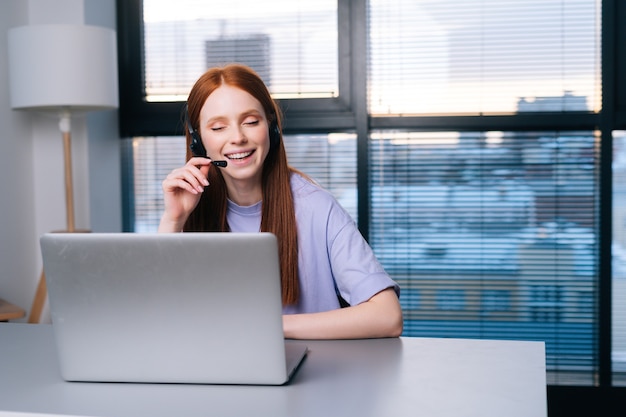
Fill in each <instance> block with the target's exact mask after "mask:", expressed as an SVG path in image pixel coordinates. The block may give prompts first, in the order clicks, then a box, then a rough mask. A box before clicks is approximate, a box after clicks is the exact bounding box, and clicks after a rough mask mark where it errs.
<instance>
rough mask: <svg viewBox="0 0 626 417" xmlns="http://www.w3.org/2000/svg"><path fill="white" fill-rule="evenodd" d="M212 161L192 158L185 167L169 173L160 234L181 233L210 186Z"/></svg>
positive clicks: (166, 179)
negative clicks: (208, 177) (209, 177)
mask: <svg viewBox="0 0 626 417" xmlns="http://www.w3.org/2000/svg"><path fill="white" fill-rule="evenodd" d="M210 166H211V160H210V159H207V158H191V159H190V160H189V161H188V162H187V164H185V166H183V167H180V168H177V169H175V170H173V171H172V172H170V173H169V175H168V176H167V177H165V179H164V180H163V183H162V188H163V198H164V200H165V212H164V213H163V216H162V217H161V223H160V224H159V232H180V231H182V230H183V226H184V224H185V222H186V221H187V218H188V217H189V215H190V214H191V212H192V211H193V209H194V208H196V206H197V205H198V202H199V201H200V196H201V195H202V193H203V192H204V187H206V186H208V185H209V181H208V180H207V176H208V174H209V167H210Z"/></svg>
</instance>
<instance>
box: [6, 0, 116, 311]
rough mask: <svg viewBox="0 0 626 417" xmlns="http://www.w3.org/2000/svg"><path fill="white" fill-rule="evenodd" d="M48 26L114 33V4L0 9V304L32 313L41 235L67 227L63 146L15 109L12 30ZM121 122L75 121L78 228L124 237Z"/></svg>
mask: <svg viewBox="0 0 626 417" xmlns="http://www.w3.org/2000/svg"><path fill="white" fill-rule="evenodd" d="M45 23H71V24H88V25H97V26H105V27H109V28H112V29H115V0H3V1H1V2H0V57H2V58H1V59H0V98H1V101H0V126H1V127H2V128H1V129H0V298H4V299H6V300H8V301H10V302H12V303H14V304H17V305H19V306H21V307H22V308H24V309H25V310H27V312H28V311H29V310H30V306H31V302H32V299H33V296H34V293H35V288H36V285H37V282H38V279H39V274H40V272H41V256H40V252H39V236H40V235H41V234H43V233H45V232H48V231H53V230H63V229H65V226H66V217H65V188H64V177H63V175H64V174H63V144H62V139H61V133H60V131H59V129H58V120H57V118H56V117H54V116H48V115H44V114H32V113H29V112H23V111H14V110H12V109H11V107H10V102H9V82H10V80H9V79H8V74H7V72H8V66H7V58H6V57H7V55H8V51H7V49H8V48H7V31H8V30H9V29H10V28H12V27H16V26H22V25H29V24H45ZM42 64H43V65H45V63H42ZM117 120H118V119H117V111H106V112H99V113H93V114H90V115H88V116H86V117H85V116H83V117H79V118H73V119H72V158H73V164H72V165H73V167H72V169H73V176H74V205H75V214H76V227H77V228H81V229H89V230H92V231H94V232H116V231H121V228H122V202H121V168H120V139H119V133H118V123H117ZM25 320H26V319H23V320H21V321H25ZM44 321H49V316H48V314H47V310H46V311H44Z"/></svg>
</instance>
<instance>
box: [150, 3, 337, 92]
mask: <svg viewBox="0 0 626 417" xmlns="http://www.w3.org/2000/svg"><path fill="white" fill-rule="evenodd" d="M143 14H144V49H145V57H144V65H145V72H144V79H145V90H146V99H147V100H148V101H177V100H185V99H186V97H187V94H188V93H189V90H190V89H191V87H192V85H193V83H194V82H195V81H196V79H198V77H199V76H200V75H201V74H202V73H203V72H204V71H205V70H206V69H208V68H209V67H212V66H216V65H223V64H226V63H230V62H240V63H243V64H246V65H249V66H251V67H252V68H254V69H255V70H256V71H257V72H258V73H259V75H260V76H261V77H262V78H263V80H264V81H265V83H266V84H267V85H268V87H269V88H270V91H271V92H272V95H273V96H274V97H275V98H290V97H299V98H312V97H335V96H337V94H338V77H337V66H338V57H337V55H338V48H337V45H338V42H337V36H338V35H337V1H336V0H317V1H315V2H310V1H306V0H288V1H287V0H283V1H272V4H271V5H268V4H267V3H266V2H259V1H256V0H228V1H220V0H213V1H204V0H177V1H160V0H145V1H144V2H143Z"/></svg>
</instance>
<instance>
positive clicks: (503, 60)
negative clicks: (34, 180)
mask: <svg viewBox="0 0 626 417" xmlns="http://www.w3.org/2000/svg"><path fill="white" fill-rule="evenodd" d="M201 3H202V4H203V5H204V4H205V3H207V4H209V3H210V4H213V3H219V2H201ZM229 3H230V4H235V3H236V4H237V5H240V4H241V3H238V2H235V3H233V2H229ZM317 3H319V4H317ZM617 3H619V2H613V1H608V0H604V1H601V0H576V1H564V0H541V1H539V0H531V1H529V0H519V1H518V0H513V1H507V2H502V1H496V0H482V1H467V0H443V1H442V0H437V1H434V0H391V1H383V0H370V1H363V0H337V1H332V2H326V1H322V2H307V1H300V2H282V1H277V2H276V3H275V4H273V5H272V7H265V8H264V9H265V10H272V11H273V13H265V10H264V11H263V13H260V14H259V15H258V18H254V19H252V18H250V16H249V15H248V14H247V13H244V14H241V13H238V14H237V15H232V14H231V15H228V10H229V8H228V7H226V8H224V9H223V11H224V12H223V13H224V14H221V15H220V16H218V17H212V16H204V15H203V14H202V11H201V10H202V9H201V8H200V7H201V6H195V8H193V9H190V10H191V11H190V10H189V9H187V8H186V6H185V3H184V2H182V3H181V2H176V10H174V9H172V10H170V11H166V15H168V19H169V21H166V20H167V19H163V18H161V19H160V20H159V19H157V18H156V17H153V16H151V15H150V13H148V11H147V10H148V9H144V10H146V13H145V14H144V13H142V12H141V5H142V4H143V5H144V7H149V6H150V7H151V5H153V6H154V7H157V6H158V7H162V3H160V2H159V3H157V2H155V0H144V1H143V2H142V1H140V0H132V1H120V2H118V7H119V9H120V15H121V16H123V17H121V18H120V19H121V22H122V24H120V27H119V32H120V35H121V39H122V45H125V46H126V47H127V48H129V49H122V50H123V51H126V52H127V53H126V54H125V55H124V54H122V56H123V57H125V59H121V64H120V65H121V67H122V68H123V69H126V70H127V71H123V79H121V80H120V85H121V88H122V94H127V96H126V97H121V101H122V107H121V108H120V118H121V119H120V120H121V130H122V133H123V134H124V135H126V136H128V137H129V139H126V141H128V142H129V145H128V146H126V153H127V160H128V161H129V162H132V163H131V164H129V169H132V168H134V171H132V170H131V171H129V172H131V173H130V174H128V176H127V180H128V181H129V190H134V192H129V194H128V196H127V197H126V201H128V202H129V209H128V213H127V216H126V217H127V220H128V223H127V224H128V226H127V228H128V230H136V231H148V230H154V228H155V224H156V222H157V221H158V216H159V215H160V212H161V211H162V208H161V207H160V206H159V204H162V203H161V202H160V201H161V197H160V195H159V193H160V181H161V180H162V177H163V176H164V175H165V174H164V172H168V170H169V169H170V168H167V167H169V166H176V165H177V164H179V163H180V162H178V161H179V159H178V158H183V155H182V154H183V152H184V143H182V142H183V141H182V139H181V138H182V129H181V124H180V108H181V105H182V103H183V101H184V98H185V95H186V93H187V91H188V89H189V88H190V86H191V83H192V82H193V80H195V78H196V77H197V75H198V74H199V73H200V72H201V71H203V69H204V68H205V67H206V66H208V65H212V63H213V62H217V61H214V60H212V58H210V57H211V56H219V57H222V58H220V59H224V60H241V61H244V62H250V63H251V65H253V66H256V68H257V69H258V71H259V72H260V73H263V74H266V75H264V77H266V80H267V82H268V84H269V85H270V87H271V90H272V92H273V94H274V96H275V97H276V98H277V99H278V100H279V102H280V104H281V107H282V108H283V109H284V110H285V116H286V124H285V133H286V138H285V144H286V146H287V152H288V155H289V158H290V162H291V163H292V164H293V165H294V166H296V167H298V168H300V169H302V170H303V171H305V172H307V173H309V174H310V175H312V176H313V177H314V178H316V179H317V180H318V181H319V182H320V183H321V184H322V185H324V186H325V187H327V188H328V189H329V190H331V192H333V193H334V194H335V195H336V196H337V197H338V198H339V200H340V201H341V202H342V204H344V206H345V207H346V208H348V210H349V211H350V213H351V214H352V215H353V216H354V217H355V219H358V222H359V225H360V227H361V230H362V231H363V233H364V235H365V236H366V237H367V238H368V240H369V242H370V243H371V245H372V247H373V248H374V250H375V252H376V254H377V256H378V257H379V259H380V260H381V262H382V263H383V265H384V266H385V268H386V269H387V270H388V272H389V273H390V274H391V275H392V276H393V278H394V279H396V280H397V281H398V282H399V283H400V285H401V287H402V289H403V294H402V298H401V305H402V307H403V310H404V312H405V320H406V322H405V324H406V325H405V335H407V336H412V335H415V336H437V337H476V338H504V339H528V340H544V341H545V342H546V350H547V366H548V371H549V378H548V381H549V383H550V384H551V385H582V386H589V385H598V384H600V385H606V384H615V385H626V378H625V377H624V375H626V365H625V364H626V353H625V352H626V347H625V346H626V344H625V342H624V341H625V340H626V336H625V335H626V321H625V320H624V317H626V313H625V312H624V310H623V308H622V307H621V304H623V303H621V302H617V300H621V298H619V297H620V296H621V295H620V294H622V289H621V288H622V287H623V286H620V285H621V284H620V282H621V281H620V276H621V275H623V274H622V270H626V269H624V268H623V266H622V263H623V258H624V256H626V255H624V254H623V253H622V252H624V251H623V250H622V246H623V245H621V244H620V236H621V233H622V226H623V224H622V223H623V219H622V217H624V216H622V215H621V214H620V213H621V211H622V209H621V208H620V207H621V205H620V199H621V197H620V192H621V191H620V184H621V183H620V181H621V176H622V175H621V173H620V172H621V168H620V167H621V165H622V164H621V162H620V161H622V159H624V157H623V155H622V154H623V153H624V152H623V151H624V149H626V147H624V146H622V145H623V143H622V142H624V136H625V135H624V134H623V129H626V117H624V114H626V113H625V112H624V105H623V103H626V94H625V92H626V89H625V88H624V85H626V83H623V82H622V80H621V79H620V78H619V77H617V76H616V75H615V74H618V73H619V74H621V73H623V71H624V69H625V68H622V67H626V64H624V62H626V61H624V59H625V58H624V56H626V54H623V53H619V54H616V53H615V52H614V51H624V50H626V44H623V42H624V39H626V38H624V37H623V36H621V35H623V33H622V32H623V31H624V30H626V29H624V28H623V25H621V23H620V22H622V21H623V18H624V16H625V15H626V7H625V6H622V5H621V4H617ZM252 4H253V5H256V3H255V2H252ZM252 7H253V6H250V10H253V9H252ZM308 7H316V9H315V10H311V9H309V8H308ZM155 10H156V9H155ZM239 10H241V6H239ZM276 10H279V11H280V12H279V13H278V12H276ZM331 16H332V18H331ZM190 17H191V18H190ZM129 19H130V21H131V23H128V20H129ZM124 22H126V24H124ZM142 27H143V29H144V30H145V36H146V37H145V38H143V37H142V36H141V33H142V32H141V30H140V29H141V28H142ZM277 32H280V33H281V35H280V36H278V35H276V33H277ZM284 33H289V34H290V35H288V36H287V35H283V34H284ZM601 34H602V36H601ZM199 35H201V36H199ZM287 38H289V39H287ZM150 39H152V40H151V41H150V42H154V43H153V44H150V45H148V42H149V40H150ZM280 42H285V43H280ZM601 42H604V43H606V44H602V45H601ZM278 45H280V47H278ZM250 51H254V52H253V54H252V55H253V56H250V55H249V54H248V53H249V52H250ZM133 52H134V53H133ZM151 54H153V55H151ZM281 54H282V55H281ZM611 54H614V55H611ZM220 59H218V61H219V60H220ZM248 60H251V61H248ZM312 61H314V62H312ZM287 62H288V63H287ZM125 65H129V67H125ZM620 71H621V72H620ZM141 80H145V81H146V82H145V83H143V82H141ZM124 82H127V83H128V84H126V88H125V84H124ZM136 85H140V86H141V88H140V89H137V88H136V87H135V86H136ZM139 90H141V91H139ZM615 95H616V96H615ZM604 113H606V117H605V115H604ZM613 116H615V117H613ZM620 129H621V130H620ZM607 132H608V133H607ZM607 144H611V145H612V146H610V148H612V149H608V150H607V148H606V146H607ZM129 154H130V155H133V157H132V158H131V157H128V155H129ZM611 164H612V166H611ZM611 178H612V180H611ZM611 181H612V184H614V185H613V187H611ZM611 188H612V190H611ZM607 190H609V194H607ZM611 198H613V204H610V202H611ZM607 206H608V208H607ZM625 213H626V211H625ZM607 218H609V219H611V220H607ZM610 228H612V232H611V230H610ZM611 233H613V238H611ZM611 247H612V248H613V250H612V255H610V256H608V258H607V255H606V253H607V248H608V250H609V252H610V251H611ZM607 259H608V262H607ZM607 272H608V274H607ZM607 280H608V281H609V282H608V284H609V285H608V286H607ZM622 281H623V280H622ZM607 288H608V292H607ZM607 294H608V295H609V296H612V298H613V300H615V301H614V302H613V304H612V311H611V312H610V313H609V314H610V316H611V317H612V328H611V329H610V330H609V333H607V329H606V327H605V326H603V323H604V322H603V320H606V314H607V313H606V311H605V308H604V306H606V305H609V306H610V305H611V304H610V301H611V300H610V299H609V303H608V304H607V300H606V298H607ZM609 298H610V297H609ZM607 344H610V345H611V346H609V349H607ZM607 352H608V355H607Z"/></svg>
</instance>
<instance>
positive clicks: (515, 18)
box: [368, 0, 600, 115]
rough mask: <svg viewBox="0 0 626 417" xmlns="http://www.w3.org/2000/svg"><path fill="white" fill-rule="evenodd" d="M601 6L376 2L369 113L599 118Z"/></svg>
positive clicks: (591, 1)
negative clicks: (577, 113) (584, 113)
mask: <svg viewBox="0 0 626 417" xmlns="http://www.w3.org/2000/svg"><path fill="white" fill-rule="evenodd" d="M599 3H600V2H599V1H596V0H576V1H570V0H567V1H566V0H509V1H501V0H481V1H467V0H370V1H369V45H370V51H369V53H370V63H369V86H368V93H369V109H370V112H371V113H372V114H375V115H387V114H454V113H462V114H484V113H496V114H498V113H514V112H517V111H531V112H532V111H572V110H589V111H597V110H599V107H600V90H599V88H598V83H599V81H600V72H599V65H598V54H599V44H600V37H599V27H598V22H599V17H600V14H599V13H600V11H599V10H600V7H599Z"/></svg>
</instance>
